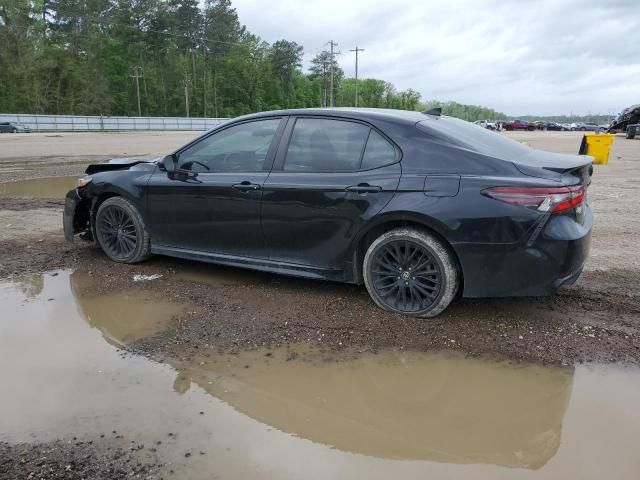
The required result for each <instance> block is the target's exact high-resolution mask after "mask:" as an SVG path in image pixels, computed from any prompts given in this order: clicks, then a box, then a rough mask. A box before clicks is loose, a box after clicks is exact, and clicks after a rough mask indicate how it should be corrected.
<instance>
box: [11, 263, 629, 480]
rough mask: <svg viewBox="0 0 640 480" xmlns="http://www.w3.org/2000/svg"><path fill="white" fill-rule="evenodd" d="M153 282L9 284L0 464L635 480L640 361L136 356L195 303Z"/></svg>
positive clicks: (57, 470) (38, 277) (37, 473)
mask: <svg viewBox="0 0 640 480" xmlns="http://www.w3.org/2000/svg"><path fill="white" fill-rule="evenodd" d="M170 272H171V271H170V270H166V271H164V275H170V274H171V273H170ZM184 273H185V272H182V271H180V272H178V271H176V272H175V273H174V275H180V274H184ZM162 278H164V276H163V277H162ZM156 281H158V280H150V281H140V282H133V281H132V282H133V283H132V284H131V285H129V286H128V288H127V289H126V290H124V291H122V292H120V293H117V294H116V293H113V294H111V297H110V298H109V302H108V306H106V305H103V304H102V303H101V302H102V298H103V297H101V296H100V295H99V292H100V291H101V288H102V285H101V284H102V277H95V276H94V275H92V274H91V273H89V270H86V269H84V268H82V269H79V270H76V271H69V270H57V271H53V272H49V273H43V274H31V275H22V276H19V277H14V278H13V279H12V280H11V281H5V282H2V283H0V301H1V302H2V306H3V315H2V317H1V319H0V380H1V381H2V384H3V385H4V386H5V389H4V390H3V395H1V396H0V409H1V411H2V412H3V415H2V416H0V478H12V479H13V478H28V476H29V475H30V474H32V478H41V477H42V478H105V479H112V478H131V477H133V478H150V479H155V478H180V479H200V478H247V479H252V478H260V479H264V478H278V479H287V478H291V479H294V478H311V479H315V478H318V479H325V478H347V479H350V478H354V479H355V478H372V479H386V478H390V477H398V478H425V477H428V478H469V479H495V478H507V477H508V478H515V479H529V478H583V479H591V478H593V479H599V478H605V477H606V478H617V479H635V478H637V472H638V471H639V469H640V459H638V457H637V455H636V454H635V452H636V450H637V436H638V434H640V412H639V411H638V409H637V405H638V403H639V402H640V369H639V368H632V367H623V366H620V365H609V366H607V365H593V364H592V365H577V366H565V367H543V366H539V365H531V364H518V363H517V362H513V361H501V362H495V361H488V360H486V359H472V358H468V357H466V356H464V355H461V354H460V353H455V352H438V353H436V352H432V353H427V354H424V353H419V352H415V351H404V350H401V349H398V348H387V349H382V350H380V351H379V352H378V353H371V352H359V351H357V350H352V349H347V350H345V351H343V352H342V354H341V355H338V356H336V355H334V354H333V353H332V352H330V351H328V350H326V349H323V348H318V347H314V346H310V345H309V344H308V343H306V342H288V343H287V344H286V345H284V346H281V347H277V348H275V347H258V348H254V349H251V350H246V349H242V350H241V351H239V352H238V353H236V354H233V353H228V352H220V351H219V349H218V348H216V347H215V346H213V348H212V346H209V347H206V348H202V349H200V350H199V352H197V354H194V355H182V356H176V357H167V358H162V357H161V356H155V355H154V356H151V355H149V356H140V355H132V354H130V353H127V351H126V350H123V349H122V346H127V345H131V342H134V343H135V342H136V339H137V338H139V337H141V336H146V335H149V334H152V333H153V332H155V331H158V330H160V329H164V328H167V326H168V325H170V324H171V323H173V322H178V323H179V322H180V321H181V318H182V315H183V313H182V312H184V311H189V310H190V309H192V308H194V306H193V305H192V304H191V303H189V302H188V301H187V300H186V299H183V300H182V301H181V302H177V301H169V300H167V298H166V297H165V296H164V295H162V294H160V292H159V289H157V288H154V287H153V285H154V282H156ZM222 283H223V284H226V281H222ZM163 286H166V285H163ZM123 318H129V319H131V320H135V321H130V322H123Z"/></svg>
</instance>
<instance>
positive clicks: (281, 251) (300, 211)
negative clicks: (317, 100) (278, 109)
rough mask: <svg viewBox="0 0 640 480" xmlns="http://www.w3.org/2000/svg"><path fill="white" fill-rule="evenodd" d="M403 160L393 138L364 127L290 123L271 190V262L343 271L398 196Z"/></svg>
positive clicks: (267, 194) (267, 228) (267, 215)
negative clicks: (370, 224) (364, 231)
mask: <svg viewBox="0 0 640 480" xmlns="http://www.w3.org/2000/svg"><path fill="white" fill-rule="evenodd" d="M399 157H400V156H399V150H397V149H396V147H395V146H394V145H393V144H392V143H391V142H390V141H389V140H388V139H387V138H385V137H384V136H383V135H382V134H381V133H379V132H378V131H377V130H375V129H374V128H372V127H371V126H369V125H367V124H364V123H360V122H355V121H345V120H338V119H331V118H309V117H301V118H298V119H296V120H295V122H293V121H290V122H289V124H288V126H287V129H286V132H285V134H284V136H283V139H282V142H281V148H280V149H279V151H278V158H277V160H276V164H275V165H274V168H273V169H272V171H271V174H270V175H269V178H268V179H267V181H266V182H265V184H264V189H263V190H264V193H263V197H262V226H263V230H264V234H265V241H266V246H267V249H268V251H269V258H270V259H271V260H276V261H280V262H287V263H295V264H301V265H308V266H314V267H317V268H321V269H328V270H340V269H343V268H344V267H345V265H346V262H348V261H349V260H350V258H349V254H350V249H351V246H352V241H353V238H354V236H355V235H356V234H357V233H358V231H359V229H360V228H361V227H362V225H363V224H364V223H366V222H367V221H368V220H369V219H370V218H372V217H373V216H375V215H376V214H377V213H378V212H380V210H382V208H383V207H384V206H385V205H386V204H387V203H388V202H389V201H390V200H391V198H392V197H393V195H394V193H395V191H396V189H397V187H398V183H399V180H400V173H401V170H400V164H399Z"/></svg>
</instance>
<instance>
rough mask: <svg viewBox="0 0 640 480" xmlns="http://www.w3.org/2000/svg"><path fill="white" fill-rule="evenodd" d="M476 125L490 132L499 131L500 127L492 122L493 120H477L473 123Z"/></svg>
mask: <svg viewBox="0 0 640 480" xmlns="http://www.w3.org/2000/svg"><path fill="white" fill-rule="evenodd" d="M473 123H474V124H475V125H478V126H480V127H482V128H486V129H488V130H497V129H498V126H497V125H496V122H492V121H491V120H476V121H475V122H473Z"/></svg>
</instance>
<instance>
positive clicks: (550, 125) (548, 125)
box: [535, 122, 566, 132]
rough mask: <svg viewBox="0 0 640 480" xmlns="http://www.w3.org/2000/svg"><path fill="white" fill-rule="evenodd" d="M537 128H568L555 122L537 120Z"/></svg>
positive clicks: (554, 129)
mask: <svg viewBox="0 0 640 480" xmlns="http://www.w3.org/2000/svg"><path fill="white" fill-rule="evenodd" d="M535 124H536V129H537V130H549V131H554V132H560V131H564V130H566V128H565V127H563V126H562V125H560V124H559V123H555V122H535Z"/></svg>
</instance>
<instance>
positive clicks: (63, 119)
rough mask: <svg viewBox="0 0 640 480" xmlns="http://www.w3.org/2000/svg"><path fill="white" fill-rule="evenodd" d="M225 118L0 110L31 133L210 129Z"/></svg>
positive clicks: (4, 118)
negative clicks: (47, 113)
mask: <svg viewBox="0 0 640 480" xmlns="http://www.w3.org/2000/svg"><path fill="white" fill-rule="evenodd" d="M227 120H228V119H227V118H187V117H108V116H84V115H30V114H20V113H15V114H14V113H0V123H1V122H12V123H20V124H22V125H26V126H27V127H29V128H31V130H32V131H34V132H55V131H58V132H89V131H91V132H93V131H96V132H101V131H105V132H114V131H133V130H210V129H212V128H213V127H215V126H217V125H220V124H221V123H224V122H226V121H227Z"/></svg>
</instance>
